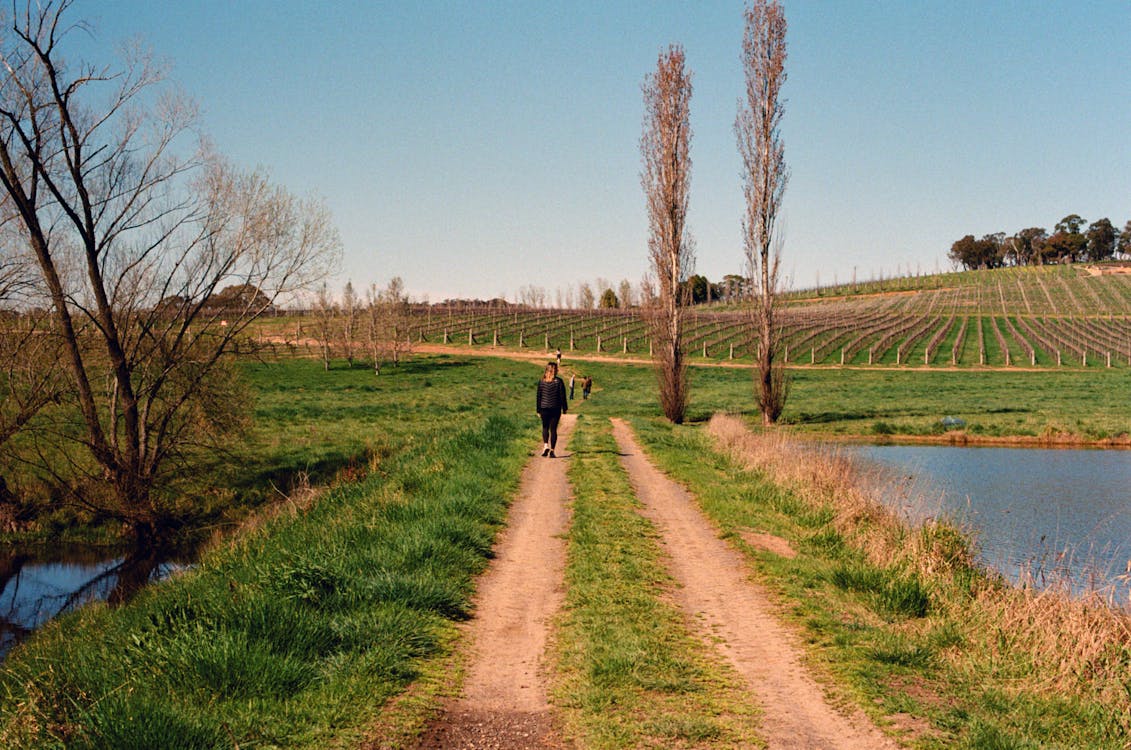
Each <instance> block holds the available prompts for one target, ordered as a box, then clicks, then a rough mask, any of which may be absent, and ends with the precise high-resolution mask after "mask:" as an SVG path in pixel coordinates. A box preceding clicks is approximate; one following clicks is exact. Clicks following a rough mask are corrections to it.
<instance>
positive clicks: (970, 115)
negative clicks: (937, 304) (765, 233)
mask: <svg viewBox="0 0 1131 750" xmlns="http://www.w3.org/2000/svg"><path fill="white" fill-rule="evenodd" d="M742 8H743V4H742V2H740V1H738V2H692V1H688V2H622V3H618V2H601V1H598V2H554V3H549V2H533V1H530V0H527V1H525V2H522V1H517V2H486V1H484V2H423V1H416V0H406V1H405V2H312V1H305V2H298V1H293V0H240V1H239V2H230V1H229V0H222V1H220V0H195V1H194V0H177V2H172V1H155V0H106V1H105V2H94V1H92V0H89V1H84V0H80V3H79V5H78V7H77V8H76V11H77V14H79V15H84V16H85V17H87V18H89V19H90V20H91V21H93V22H94V25H95V30H96V33H97V38H98V40H99V41H100V42H102V41H104V42H105V43H106V44H107V48H109V45H111V44H112V43H114V42H115V41H117V40H120V39H122V38H125V37H130V36H141V37H143V38H144V39H146V40H147V41H148V42H149V43H150V45H151V46H152V47H153V48H154V50H155V51H156V52H157V53H158V54H159V55H161V56H164V57H166V58H168V60H169V61H170V62H171V63H172V65H173V73H172V76H173V78H175V79H176V80H177V81H178V82H179V84H180V85H181V86H182V87H183V88H184V89H185V90H186V91H187V92H188V93H189V94H190V95H192V96H193V97H194V98H195V99H196V100H197V101H198V102H199V104H200V106H201V109H202V111H203V121H204V127H205V129H206V130H207V131H208V132H209V133H210V134H211V136H212V138H213V139H214V140H215V142H216V144H217V145H218V147H219V148H220V150H221V151H222V152H224V153H225V154H227V155H228V156H229V157H231V158H232V159H233V160H234V161H236V162H237V163H240V164H243V165H245V166H249V167H253V166H263V167H266V168H267V169H269V170H270V172H271V173H272V174H273V176H274V177H275V179H276V180H277V181H279V182H281V183H283V184H285V185H286V186H287V187H288V188H289V189H291V190H292V191H293V192H296V193H307V192H313V193H316V194H319V195H321V196H323V197H324V198H325V199H326V201H327V203H328V204H329V206H330V208H331V210H332V211H333V213H334V217H335V220H336V223H337V225H338V227H339V229H340V231H341V235H342V239H343V243H344V247H345V260H344V267H343V271H342V274H341V276H340V278H339V280H338V282H337V283H338V284H339V285H341V284H344V282H345V280H346V279H347V278H349V279H351V280H352V281H353V282H354V284H355V285H357V286H359V287H363V286H366V285H368V284H369V283H371V282H377V283H378V284H384V283H385V282H386V281H387V280H388V279H389V278H390V277H392V276H401V277H402V278H403V279H404V281H405V284H406V286H407V288H408V290H409V291H410V293H412V294H413V295H414V296H416V297H418V298H420V297H424V296H426V295H427V296H428V298H430V299H431V300H432V301H437V300H440V299H443V298H445V297H449V296H453V297H454V296H460V297H493V296H499V295H501V296H505V297H507V298H509V299H514V298H515V297H516V294H517V291H518V289H519V288H520V287H522V286H524V285H531V284H532V285H535V286H540V287H544V288H545V289H546V290H547V293H548V296H549V299H550V301H553V298H554V290H555V289H557V288H559V287H560V288H565V287H566V286H569V285H573V286H574V287H575V288H576V285H577V284H578V283H579V282H583V281H588V282H593V281H594V280H595V279H597V278H598V277H600V278H604V279H608V280H609V281H611V282H613V283H614V284H616V283H617V282H619V281H620V280H621V279H622V278H627V279H629V280H630V281H632V282H633V283H636V282H638V281H639V279H640V277H641V275H642V274H643V272H644V271H645V270H646V268H647V251H646V234H645V232H646V224H645V216H644V201H643V197H642V194H641V188H640V182H639V171H640V155H639V145H638V144H639V138H640V133H641V116H642V102H641V90H640V87H641V83H642V81H643V79H644V76H645V75H646V74H647V73H648V72H650V71H651V70H652V69H654V67H655V65H656V58H657V55H658V53H659V51H660V49H661V48H664V47H666V46H667V45H668V44H670V43H673V42H678V43H680V44H682V45H683V46H684V48H685V49H686V51H687V60H688V64H689V66H690V68H691V69H692V71H693V74H694V94H693V96H692V102H691V107H692V125H693V128H694V136H693V140H692V147H691V148H692V160H693V168H692V189H691V209H690V217H689V221H690V227H691V231H692V234H693V236H694V238H695V241H696V244H697V264H696V270H697V272H699V273H702V274H704V275H705V276H707V277H708V278H710V279H712V280H718V279H720V278H721V277H722V276H723V275H724V274H726V273H735V272H739V271H740V270H741V268H742V248H741V237H740V221H741V214H742V207H741V201H742V198H741V189H740V180H739V173H738V170H739V163H738V155H737V151H736V148H735V140H734V134H733V122H734V116H735V112H736V107H737V100H738V97H739V95H740V93H741V90H742V71H741V68H740V64H739V59H738V55H739V48H740V43H741V38H742ZM785 10H786V16H787V19H788V22H789V34H788V50H789V59H788V62H787V71H788V75H789V80H788V84H787V88H786V96H787V105H786V106H787V109H786V115H785V119H784V124H783V128H782V135H783V139H784V142H785V148H786V160H787V162H788V164H789V167H790V170H791V173H792V177H791V180H790V184H789V188H788V190H787V193H786V198H785V206H784V215H783V217H782V220H783V224H782V227H783V229H784V233H785V234H784V236H785V246H784V251H783V262H784V266H783V267H784V270H785V273H786V274H787V275H788V276H790V277H791V278H792V280H793V284H794V285H795V286H811V285H812V284H814V282H816V281H817V280H818V278H819V280H820V281H821V282H822V283H830V282H832V281H833V280H834V278H836V279H838V280H840V281H845V280H847V279H849V278H850V277H851V275H852V274H853V272H854V269H855V272H856V273H857V275H858V276H859V278H861V279H863V278H867V277H871V276H875V275H877V274H879V273H881V272H883V273H884V274H885V275H891V274H894V273H896V272H897V271H900V272H904V273H905V272H907V271H908V270H910V271H911V272H915V271H916V270H921V271H922V272H924V273H925V272H929V271H934V270H936V268H939V269H944V270H945V269H946V268H947V267H948V263H947V260H946V252H947V250H948V249H949V248H950V245H951V243H952V242H953V241H954V240H956V239H958V238H960V237H961V236H962V235H964V234H968V233H970V234H975V235H979V236H980V235H982V234H986V233H990V232H995V231H1006V232H1014V231H1017V230H1019V229H1022V228H1025V227H1029V226H1043V227H1046V228H1048V229H1051V228H1052V226H1053V225H1054V224H1055V223H1056V222H1057V221H1058V220H1060V219H1061V218H1062V217H1063V216H1065V215H1066V214H1069V213H1077V214H1080V215H1081V216H1083V217H1084V218H1085V219H1086V220H1088V221H1092V220H1095V219H1098V218H1101V217H1105V216H1106V217H1108V218H1110V219H1111V221H1112V223H1114V224H1115V225H1116V226H1117V227H1122V226H1123V224H1124V223H1125V222H1126V221H1127V220H1128V219H1131V138H1129V137H1128V136H1129V135H1131V3H1128V2H1126V0H1108V1H1104V2H1088V1H1087V0H1084V1H1083V2H1078V1H1073V2H1048V1H1041V2H1006V1H1004V0H1003V1H1001V2H994V1H993V0H988V1H983V0H940V1H939V2H926V1H923V2H919V1H916V0H903V1H894V0H889V1H881V2H864V1H863V0H821V1H817V0H807V1H804V2H802V1H800V0H799V1H796V2H790V1H789V0H786V2H785Z"/></svg>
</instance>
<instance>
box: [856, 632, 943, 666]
mask: <svg viewBox="0 0 1131 750" xmlns="http://www.w3.org/2000/svg"><path fill="white" fill-rule="evenodd" d="M867 653H868V656H869V658H871V659H873V660H875V661H878V662H880V663H881V664H890V665H892V666H896V667H904V668H907V669H926V668H928V667H930V666H931V664H932V663H933V662H934V659H935V652H934V649H932V648H931V647H930V645H928V644H921V643H908V642H907V641H906V640H905V639H903V638H901V637H899V636H896V635H889V634H885V635H883V636H882V637H880V638H879V639H878V642H877V643H874V644H873V645H872V646H871V647H870V648H869V649H868V652H867Z"/></svg>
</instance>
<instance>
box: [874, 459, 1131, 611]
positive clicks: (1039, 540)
mask: <svg viewBox="0 0 1131 750" xmlns="http://www.w3.org/2000/svg"><path fill="white" fill-rule="evenodd" d="M858 450H859V453H860V454H861V455H863V456H864V457H866V458H868V459H871V460H875V461H878V462H880V463H882V464H884V465H887V466H890V467H893V468H895V469H897V470H898V471H900V472H901V473H906V474H908V475H913V476H915V477H916V478H917V479H918V480H919V482H920V488H919V491H918V492H917V494H918V495H920V496H922V497H926V498H929V502H931V503H937V504H938V506H939V507H938V508H927V509H920V511H919V513H920V514H922V513H934V512H943V513H946V514H948V515H950V516H952V517H956V518H958V519H959V520H961V521H963V522H965V523H967V524H968V525H969V526H971V527H972V528H973V529H974V530H975V531H976V533H977V537H978V544H979V548H980V551H981V554H982V557H983V560H984V561H985V562H986V563H987V564H989V565H991V566H992V567H994V568H996V569H998V570H999V571H1001V572H1002V573H1003V574H1005V575H1006V576H1007V577H1008V578H1010V579H1012V580H1018V579H1021V580H1032V582H1033V583H1035V584H1037V585H1045V584H1047V583H1050V582H1054V581H1056V582H1061V581H1063V580H1064V579H1065V578H1067V579H1068V580H1069V582H1070V583H1071V585H1072V587H1073V589H1075V590H1076V591H1077V592H1079V591H1086V590H1097V589H1102V588H1104V587H1118V586H1123V588H1124V589H1126V586H1125V585H1124V584H1123V580H1122V579H1121V578H1120V577H1121V576H1125V574H1126V573H1127V570H1128V565H1129V563H1128V558H1129V557H1131V452H1128V451H1119V450H1086V449H1075V450H1073V449H1038V448H982V447H977V448H973V447H951V446H918V445H916V446H908V445H882V446H867V447H861V448H859V449H858Z"/></svg>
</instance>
